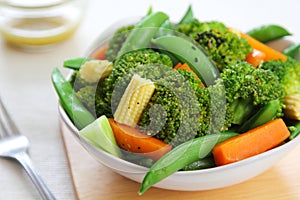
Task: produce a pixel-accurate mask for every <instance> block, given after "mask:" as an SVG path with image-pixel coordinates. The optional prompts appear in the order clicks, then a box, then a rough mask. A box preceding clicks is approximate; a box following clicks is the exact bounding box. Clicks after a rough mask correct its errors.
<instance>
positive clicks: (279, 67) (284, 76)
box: [259, 58, 300, 120]
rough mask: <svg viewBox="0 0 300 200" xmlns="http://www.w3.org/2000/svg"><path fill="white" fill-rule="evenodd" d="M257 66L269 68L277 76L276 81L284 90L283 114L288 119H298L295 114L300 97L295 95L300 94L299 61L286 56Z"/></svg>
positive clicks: (297, 112)
mask: <svg viewBox="0 0 300 200" xmlns="http://www.w3.org/2000/svg"><path fill="white" fill-rule="evenodd" d="M259 68H262V69H265V70H270V71H272V72H273V73H274V74H276V75H277V76H278V78H279V79H278V81H279V83H280V84H281V85H282V87H283V89H284V91H285V97H284V98H286V100H284V104H285V106H286V109H284V114H285V116H286V117H288V118H290V119H296V120H299V117H297V116H299V115H300V111H299V108H298V105H299V104H300V99H299V98H297V97H298V96H299V94H300V63H299V62H297V61H295V60H293V59H291V58H288V59H287V61H285V62H283V61H281V60H275V61H268V62H264V63H262V64H261V65H260V66H259Z"/></svg>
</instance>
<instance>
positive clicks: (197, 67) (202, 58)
mask: <svg viewBox="0 0 300 200" xmlns="http://www.w3.org/2000/svg"><path fill="white" fill-rule="evenodd" d="M152 43H153V44H155V45H156V46H158V47H159V48H162V49H163V50H166V51H169V52H170V53H171V54H173V55H174V56H175V57H177V58H178V59H179V60H180V61H181V62H183V63H187V64H188V65H189V67H190V68H191V69H192V70H193V71H194V72H195V73H196V74H197V75H198V77H199V78H201V80H202V81H203V83H204V84H205V85H206V86H209V85H213V84H214V83H215V80H216V79H218V77H219V71H218V69H217V68H216V67H215V66H214V64H213V63H212V62H211V60H210V59H209V58H208V57H207V55H206V53H204V50H202V49H201V47H200V46H198V45H196V44H195V43H193V42H192V41H191V40H190V39H188V38H185V37H183V36H182V37H181V36H171V35H170V36H162V37H159V38H156V39H153V40H152Z"/></svg>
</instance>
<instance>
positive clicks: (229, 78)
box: [221, 62, 285, 125]
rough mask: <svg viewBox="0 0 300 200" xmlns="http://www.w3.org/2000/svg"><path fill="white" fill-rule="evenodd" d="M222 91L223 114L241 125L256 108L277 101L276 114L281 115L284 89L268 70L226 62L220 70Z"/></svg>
mask: <svg viewBox="0 0 300 200" xmlns="http://www.w3.org/2000/svg"><path fill="white" fill-rule="evenodd" d="M221 78H222V82H223V84H224V87H225V91H226V100H227V108H228V109H227V115H229V116H228V117H229V118H230V115H232V119H233V120H232V123H233V124H237V125H241V124H243V123H244V122H245V120H246V119H247V118H249V117H251V115H252V114H253V113H254V112H255V111H256V110H257V109H259V108H260V107H263V106H264V105H266V104H267V103H268V102H270V101H272V100H279V101H280V102H281V103H280V109H277V116H282V108H283V107H284V105H283V103H282V101H283V98H284V95H285V93H284V89H283V87H282V85H281V84H280V82H279V78H278V76H277V75H276V74H275V73H273V72H272V71H270V70H264V69H261V68H254V67H253V66H252V65H251V64H249V63H247V62H238V63H236V64H232V65H228V66H227V67H226V68H224V69H223V72H222V73H221Z"/></svg>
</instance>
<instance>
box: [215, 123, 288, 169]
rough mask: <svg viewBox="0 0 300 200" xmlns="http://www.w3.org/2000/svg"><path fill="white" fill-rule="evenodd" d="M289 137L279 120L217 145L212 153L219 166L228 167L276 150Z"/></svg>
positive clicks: (283, 124) (284, 126)
mask: <svg viewBox="0 0 300 200" xmlns="http://www.w3.org/2000/svg"><path fill="white" fill-rule="evenodd" d="M289 136H290V132H289V130H288V128H287V126H286V125H285V123H284V121H283V120H282V119H281V118H278V119H275V120H272V121H269V122H268V123H266V124H264V125H261V126H259V127H256V128H254V129H251V130H250V131H248V132H246V133H243V134H241V135H239V136H236V137H233V138H231V139H228V140H226V141H224V142H221V143H220V144H217V145H216V146H215V147H214V148H213V151H212V152H213V155H214V158H215V162H216V165H217V166H220V165H226V164H229V163H233V162H236V161H239V160H243V159H245V158H249V157H251V156H254V155H257V154H260V153H263V152H265V151H267V150H269V149H271V148H274V147H276V146H277V145H279V144H281V143H282V142H283V141H284V140H285V139H287V138H288V137H289Z"/></svg>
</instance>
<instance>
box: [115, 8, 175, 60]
mask: <svg viewBox="0 0 300 200" xmlns="http://www.w3.org/2000/svg"><path fill="white" fill-rule="evenodd" d="M168 18H169V17H168V15H166V14H165V13H163V12H155V13H151V14H149V15H147V16H145V17H144V18H143V19H142V20H141V21H140V22H139V23H138V24H137V25H136V26H135V27H134V29H133V30H132V31H131V32H130V34H129V36H128V37H127V39H126V40H125V42H124V43H123V45H122V47H121V49H120V51H119V53H118V57H120V56H121V55H123V54H124V53H127V52H130V51H133V50H137V49H142V48H146V47H148V45H149V44H150V42H151V39H152V38H153V37H154V36H155V34H156V33H157V31H158V30H159V27H160V26H161V25H162V24H163V23H164V22H165V21H166V20H167V19H168Z"/></svg>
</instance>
